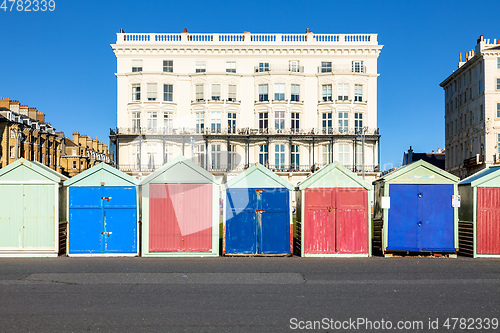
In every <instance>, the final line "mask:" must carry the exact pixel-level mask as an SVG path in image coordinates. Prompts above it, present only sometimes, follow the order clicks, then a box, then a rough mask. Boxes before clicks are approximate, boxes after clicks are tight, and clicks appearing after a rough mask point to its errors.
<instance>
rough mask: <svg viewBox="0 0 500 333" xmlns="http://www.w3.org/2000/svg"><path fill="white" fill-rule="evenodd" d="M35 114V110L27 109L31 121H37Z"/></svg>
mask: <svg viewBox="0 0 500 333" xmlns="http://www.w3.org/2000/svg"><path fill="white" fill-rule="evenodd" d="M37 113H38V111H37V109H36V108H29V110H28V117H30V118H31V119H33V120H35V121H36V120H37V116H36V115H37Z"/></svg>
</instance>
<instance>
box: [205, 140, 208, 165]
mask: <svg viewBox="0 0 500 333" xmlns="http://www.w3.org/2000/svg"><path fill="white" fill-rule="evenodd" d="M205 170H208V136H205Z"/></svg>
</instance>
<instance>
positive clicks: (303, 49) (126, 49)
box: [111, 44, 383, 56]
mask: <svg viewBox="0 0 500 333" xmlns="http://www.w3.org/2000/svg"><path fill="white" fill-rule="evenodd" d="M111 46H112V47H113V51H114V53H115V55H116V56H118V55H126V54H136V53H144V54H148V53H149V54H152V55H154V54H164V53H170V54H190V55H199V54H209V55H210V54H211V55H221V54H224V55H228V54H237V55H262V54H272V55H311V54H317V55H324V54H330V55H352V54H365V55H373V56H378V55H379V54H380V51H381V50H382V47H383V45H339V46H310V45H308V46H296V45H290V46H279V47H278V46H267V47H262V46H248V45H242V46H234V47H233V46H226V45H224V46H223V45H221V46H217V45H216V46H199V45H193V46H185V45H177V46H176V45H163V46H162V45H159V46H156V45H116V44H115V45H111Z"/></svg>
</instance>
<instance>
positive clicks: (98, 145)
mask: <svg viewBox="0 0 500 333" xmlns="http://www.w3.org/2000/svg"><path fill="white" fill-rule="evenodd" d="M97 151H98V152H100V153H102V152H103V150H102V142H99V141H98V142H97Z"/></svg>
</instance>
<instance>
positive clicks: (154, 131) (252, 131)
mask: <svg viewBox="0 0 500 333" xmlns="http://www.w3.org/2000/svg"><path fill="white" fill-rule="evenodd" d="M196 134H197V135H210V134H216V135H263V136H269V135H297V136H298V135H304V136H305V135H317V136H321V135H349V136H354V135H358V133H357V130H356V129H354V128H353V129H339V128H333V127H330V128H300V129H296V128H287V129H274V128H263V129H259V128H250V127H243V128H236V129H234V128H233V129H228V128H221V129H214V130H212V129H210V128H205V129H204V130H203V131H201V132H200V131H196V129H195V128H188V127H184V128H168V127H158V128H144V127H141V128H133V127H118V128H116V132H114V131H111V135H196ZM365 135H379V130H378V129H377V128H369V129H368V130H367V131H366V133H365Z"/></svg>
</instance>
